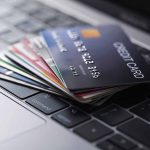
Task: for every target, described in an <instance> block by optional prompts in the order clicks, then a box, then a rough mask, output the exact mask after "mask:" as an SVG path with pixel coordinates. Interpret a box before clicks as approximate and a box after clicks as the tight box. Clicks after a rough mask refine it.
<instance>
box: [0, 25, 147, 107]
mask: <svg viewBox="0 0 150 150" xmlns="http://www.w3.org/2000/svg"><path fill="white" fill-rule="evenodd" d="M0 73H1V74H0V75H1V78H3V79H5V80H10V81H12V82H16V83H18V84H23V85H25V86H30V87H32V88H37V89H39V90H43V91H47V92H50V93H53V94H56V95H58V96H61V97H66V98H68V99H72V100H76V101H78V102H81V103H91V104H101V103H103V102H104V101H106V100H107V99H108V98H110V97H111V96H112V95H114V94H115V93H117V92H119V91H121V90H124V89H127V88H129V87H131V86H135V85H137V84H140V83H148V82H149V81H150V71H149V65H148V64H147V63H146V62H145V60H144V59H143V58H142V56H141V55H140V53H139V52H137V50H136V47H135V46H134V45H133V44H132V43H131V41H130V39H129V38H128V37H127V35H126V34H125V33H124V31H123V30H122V29H121V28H120V27H119V26H116V25H101V26H97V27H93V26H77V27H72V28H55V29H45V30H44V31H42V32H41V33H40V34H39V36H38V37H35V38H33V39H27V38H26V39H23V40H22V41H20V42H19V43H16V44H14V45H12V46H10V47H9V48H8V50H4V51H2V52H1V55H0Z"/></svg>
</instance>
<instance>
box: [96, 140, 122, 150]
mask: <svg viewBox="0 0 150 150" xmlns="http://www.w3.org/2000/svg"><path fill="white" fill-rule="evenodd" d="M97 147H98V148H100V149H101V150H122V149H121V148H119V147H117V146H115V145H114V144H112V143H110V142H109V141H103V142H101V143H99V144H98V145H97Z"/></svg>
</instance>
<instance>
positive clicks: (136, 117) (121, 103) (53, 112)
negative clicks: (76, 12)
mask: <svg viewBox="0 0 150 150" xmlns="http://www.w3.org/2000/svg"><path fill="white" fill-rule="evenodd" d="M1 8H3V9H1ZM0 18H1V19H0V27H1V28H0V44H1V42H2V43H6V44H7V45H9V44H13V43H15V42H17V41H19V40H20V39H22V38H23V37H24V36H26V35H28V36H29V35H31V36H33V35H36V34H37V33H38V32H39V31H40V30H42V29H43V28H45V27H49V28H53V27H59V26H75V25H78V24H86V23H85V22H82V21H81V20H78V19H77V18H74V17H72V16H69V15H67V14H64V13H62V12H60V11H58V10H56V9H54V8H51V7H49V6H46V5H44V4H41V3H40V2H34V1H23V0H5V1H1V2H0ZM0 84H1V86H2V87H3V88H5V89H7V90H8V91H10V92H11V93H13V94H14V95H15V96H17V97H19V98H20V99H21V100H22V102H25V103H26V104H28V105H30V106H31V107H33V108H35V109H37V110H38V111H40V112H41V113H43V114H44V115H47V117H48V118H51V119H53V120H54V121H56V122H57V123H59V124H60V125H62V126H64V127H66V128H69V129H71V130H70V132H73V133H74V134H75V135H76V136H79V137H81V138H83V139H85V140H86V141H87V142H91V143H94V144H93V145H94V146H96V147H97V148H100V149H102V150H144V149H146V148H148V147H149V148H150V142H149V139H150V125H149V121H150V101H149V99H148V98H147V95H145V91H144V93H143V92H142V90H143V88H144V87H142V86H141V87H137V88H136V87H135V88H134V89H132V88H131V89H130V90H128V91H124V92H121V93H119V94H117V95H115V96H114V97H112V98H111V99H110V100H109V102H107V103H106V104H104V105H103V106H97V107H96V106H95V107H93V106H88V105H82V104H78V103H76V102H68V101H67V100H65V99H60V98H57V97H55V96H52V95H50V94H47V93H40V92H39V91H37V90H33V89H29V88H26V87H20V86H18V85H15V84H14V83H9V82H7V81H2V80H1V81H0Z"/></svg>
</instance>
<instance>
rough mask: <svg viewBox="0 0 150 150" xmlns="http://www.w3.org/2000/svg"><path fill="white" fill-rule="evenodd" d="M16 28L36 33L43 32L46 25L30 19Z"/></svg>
mask: <svg viewBox="0 0 150 150" xmlns="http://www.w3.org/2000/svg"><path fill="white" fill-rule="evenodd" d="M16 27H17V28H19V29H20V30H22V31H24V32H28V33H34V32H38V31H40V30H42V29H43V28H44V27H45V25H44V24H42V23H41V22H39V21H37V20H34V19H29V20H27V21H24V22H22V23H20V24H18V25H16Z"/></svg>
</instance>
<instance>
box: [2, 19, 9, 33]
mask: <svg viewBox="0 0 150 150" xmlns="http://www.w3.org/2000/svg"><path fill="white" fill-rule="evenodd" d="M7 31H9V27H8V26H7V25H6V24H4V23H2V22H0V35H1V34H2V33H4V32H7Z"/></svg>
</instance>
